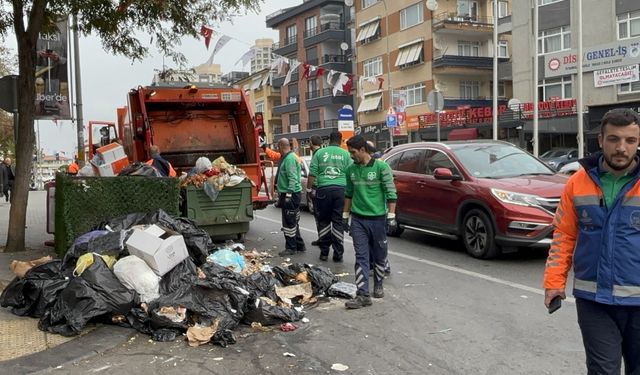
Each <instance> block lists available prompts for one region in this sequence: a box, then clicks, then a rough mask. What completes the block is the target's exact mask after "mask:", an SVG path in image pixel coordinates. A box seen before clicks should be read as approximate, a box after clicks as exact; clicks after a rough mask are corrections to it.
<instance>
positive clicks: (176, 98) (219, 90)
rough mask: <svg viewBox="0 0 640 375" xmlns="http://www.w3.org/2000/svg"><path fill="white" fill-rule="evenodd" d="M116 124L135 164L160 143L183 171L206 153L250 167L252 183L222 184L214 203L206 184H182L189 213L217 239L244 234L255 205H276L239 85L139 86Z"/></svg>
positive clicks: (164, 154)
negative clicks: (235, 86)
mask: <svg viewBox="0 0 640 375" xmlns="http://www.w3.org/2000/svg"><path fill="white" fill-rule="evenodd" d="M117 126H118V129H117V135H118V137H119V140H118V141H119V142H122V145H123V147H124V150H125V152H126V154H127V155H128V157H129V159H130V161H131V162H146V161H147V160H149V159H150V152H149V151H150V148H151V146H152V145H155V146H158V147H159V149H160V152H161V155H162V157H163V158H164V159H166V160H167V161H168V162H170V163H171V165H172V166H173V168H174V169H175V170H176V171H177V172H178V176H180V174H181V172H189V171H190V170H191V168H192V167H193V166H194V165H195V164H196V160H198V158H200V157H206V158H208V159H209V160H211V161H214V160H215V159H217V158H219V157H224V160H225V161H226V162H227V163H229V164H231V165H235V166H236V167H239V168H242V169H243V170H244V172H245V173H246V176H247V177H248V180H249V181H244V182H242V183H240V184H239V185H236V186H234V187H229V188H226V187H225V188H223V189H222V190H221V191H220V192H219V194H218V196H217V198H216V199H215V200H212V199H211V198H210V197H209V196H207V194H206V193H205V192H204V191H203V189H201V188H200V189H198V188H196V187H194V186H187V187H185V188H184V189H183V192H182V202H181V211H182V215H183V216H185V217H187V218H190V219H193V220H195V222H196V223H197V224H198V225H199V226H201V227H203V228H204V229H206V230H207V231H208V232H209V233H210V234H211V235H212V236H216V235H221V236H228V235H230V234H236V235H237V236H238V238H242V237H243V236H244V234H245V233H246V232H247V231H248V229H249V221H250V220H251V219H252V218H253V210H254V209H262V208H265V207H266V206H267V205H268V204H269V203H272V202H273V200H272V198H271V196H270V193H269V189H268V188H267V183H266V179H265V165H264V163H265V162H263V161H261V160H260V151H261V149H260V147H259V130H260V129H259V128H257V127H256V126H255V121H254V114H253V113H252V110H251V107H250V106H249V105H248V101H247V98H246V96H245V94H244V92H243V91H242V90H240V89H235V88H231V87H212V86H210V85H208V84H207V85H206V86H198V85H197V84H184V83H177V82H168V83H162V84H160V85H155V86H148V87H138V88H136V89H132V90H130V92H129V93H128V106H127V107H123V108H118V111H117ZM261 191H262V193H261Z"/></svg>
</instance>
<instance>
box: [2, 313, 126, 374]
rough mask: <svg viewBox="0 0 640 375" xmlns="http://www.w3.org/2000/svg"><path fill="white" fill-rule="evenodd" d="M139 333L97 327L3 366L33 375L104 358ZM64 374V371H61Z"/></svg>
mask: <svg viewBox="0 0 640 375" xmlns="http://www.w3.org/2000/svg"><path fill="white" fill-rule="evenodd" d="M136 333H138V332H137V331H136V330H134V329H131V328H124V327H119V326H113V325H102V324H101V325H98V326H97V328H96V329H95V330H93V331H92V332H89V333H87V334H86V335H82V336H80V337H78V338H77V339H75V340H71V341H69V342H66V343H64V344H61V345H58V346H56V347H54V348H51V349H48V350H45V351H42V352H39V353H34V354H29V355H26V356H24V357H20V358H16V359H11V360H8V361H4V362H0V367H1V368H2V372H3V373H7V374H31V373H34V372H38V371H43V370H49V369H55V368H56V367H58V366H65V365H66V364H70V363H71V362H78V361H81V360H84V359H86V358H89V357H93V356H94V355H96V354H102V353H104V352H106V351H108V350H110V349H113V348H115V347H116V346H118V345H120V344H123V343H125V342H126V341H127V340H129V338H130V337H132V336H134V335H135V334H136ZM62 370H63V371H64V367H63V369H62Z"/></svg>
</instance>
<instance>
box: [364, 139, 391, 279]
mask: <svg viewBox="0 0 640 375" xmlns="http://www.w3.org/2000/svg"><path fill="white" fill-rule="evenodd" d="M367 152H368V153H369V155H371V157H372V158H373V159H379V158H380V156H381V155H380V154H379V153H378V151H377V150H376V146H375V145H374V144H373V142H371V141H367ZM374 267H375V264H374V261H373V254H372V253H370V254H369V270H370V272H369V277H373V275H374V273H375V272H374ZM384 274H385V276H388V275H390V274H391V263H389V257H387V261H386V262H385V263H384Z"/></svg>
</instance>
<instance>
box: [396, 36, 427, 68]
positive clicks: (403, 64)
mask: <svg viewBox="0 0 640 375" xmlns="http://www.w3.org/2000/svg"><path fill="white" fill-rule="evenodd" d="M422 62H424V56H423V53H422V41H420V42H419V43H414V44H411V45H408V46H403V47H400V50H399V51H398V58H397V59H396V66H397V67H399V68H400V69H403V68H408V67H411V66H414V65H418V64H420V63H422Z"/></svg>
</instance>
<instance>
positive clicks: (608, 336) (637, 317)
mask: <svg viewBox="0 0 640 375" xmlns="http://www.w3.org/2000/svg"><path fill="white" fill-rule="evenodd" d="M576 309H577V311H578V324H579V325H580V331H582V341H583V343H584V348H585V353H586V355H587V370H588V375H609V374H620V362H621V359H622V358H624V367H625V374H627V375H637V374H640V306H614V305H605V304H602V303H597V302H593V301H589V300H586V299H582V298H576Z"/></svg>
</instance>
